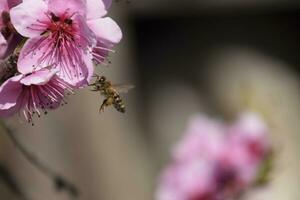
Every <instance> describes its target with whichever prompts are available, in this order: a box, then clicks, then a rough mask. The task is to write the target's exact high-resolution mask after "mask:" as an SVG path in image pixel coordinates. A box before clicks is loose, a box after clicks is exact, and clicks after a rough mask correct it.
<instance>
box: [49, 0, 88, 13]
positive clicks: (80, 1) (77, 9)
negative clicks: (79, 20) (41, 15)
mask: <svg viewBox="0 0 300 200" xmlns="http://www.w3.org/2000/svg"><path fill="white" fill-rule="evenodd" d="M48 8H49V11H51V12H53V13H54V14H55V15H56V16H61V15H63V14H65V13H66V12H68V14H69V15H72V14H74V13H77V14H79V15H82V16H86V1H84V0H49V1H48Z"/></svg>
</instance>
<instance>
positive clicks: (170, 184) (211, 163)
mask: <svg viewBox="0 0 300 200" xmlns="http://www.w3.org/2000/svg"><path fill="white" fill-rule="evenodd" d="M267 133H268V129H267V125H266V124H265V123H264V121H263V120H262V119H261V118H260V117H259V116H258V115H256V114H254V113H244V114H242V115H241V116H240V117H239V118H238V120H237V121H236V122H234V123H232V124H224V123H222V122H221V121H217V120H213V119H209V118H207V117H205V116H202V115H199V116H196V117H194V118H193V119H192V120H191V122H190V123H189V126H188V128H187V130H186V134H185V136H184V138H183V139H182V140H181V141H180V142H179V143H178V144H177V145H176V146H175V149H174V151H173V157H172V161H171V164H170V165H169V166H168V167H167V168H166V170H165V171H164V172H163V174H162V176H161V179H160V185H159V187H158V191H157V195H156V199H157V200H226V199H232V198H234V197H236V196H238V195H240V194H241V193H242V192H244V191H247V190H248V189H250V188H251V186H252V185H253V184H254V182H255V181H256V180H257V178H258V172H259V168H260V166H261V165H262V164H263V162H264V160H265V159H267V156H268V155H269V154H268V153H270V151H271V145H270V143H269V142H268V137H267Z"/></svg>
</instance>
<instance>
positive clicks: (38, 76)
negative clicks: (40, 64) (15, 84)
mask: <svg viewBox="0 0 300 200" xmlns="http://www.w3.org/2000/svg"><path fill="white" fill-rule="evenodd" d="M57 71H58V70H49V69H42V70H40V71H36V72H33V73H32V74H30V75H29V76H26V77H24V78H22V79H21V81H20V82H21V83H22V84H24V85H28V86H29V85H45V84H46V83H48V82H49V81H50V80H51V78H52V77H53V76H54V75H55V74H56V73H57Z"/></svg>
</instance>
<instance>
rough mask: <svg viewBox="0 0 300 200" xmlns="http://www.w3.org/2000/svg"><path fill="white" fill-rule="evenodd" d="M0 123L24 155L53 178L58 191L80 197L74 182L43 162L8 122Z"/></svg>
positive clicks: (0, 121)
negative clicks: (20, 138)
mask: <svg viewBox="0 0 300 200" xmlns="http://www.w3.org/2000/svg"><path fill="white" fill-rule="evenodd" d="M0 125H1V126H2V128H3V129H4V130H5V132H6V133H7V135H8V137H9V138H10V140H11V141H12V143H13V144H14V145H15V147H16V148H17V149H18V150H19V151H20V152H21V153H22V154H23V155H24V157H25V158H26V159H27V160H28V161H29V162H30V163H31V164H32V165H33V166H35V167H36V168H37V169H38V170H39V171H41V172H42V173H43V174H44V175H46V176H48V177H49V178H50V179H51V180H53V182H54V185H55V188H56V189H57V190H58V191H65V192H68V193H69V194H70V195H71V196H72V197H78V195H79V192H78V189H77V187H76V186H75V185H74V184H73V183H71V182H69V181H68V180H66V179H65V177H63V176H61V175H60V174H59V173H57V172H55V171H54V170H53V169H51V168H50V167H49V166H48V165H46V164H45V163H44V162H42V161H41V160H40V159H39V158H38V157H37V156H36V155H35V154H34V153H33V152H30V151H29V150H28V148H26V147H25V146H24V145H23V144H22V143H21V142H20V141H19V140H18V138H17V137H16V136H15V134H14V132H13V130H12V129H11V128H10V127H8V126H7V125H6V123H4V122H3V121H2V120H0Z"/></svg>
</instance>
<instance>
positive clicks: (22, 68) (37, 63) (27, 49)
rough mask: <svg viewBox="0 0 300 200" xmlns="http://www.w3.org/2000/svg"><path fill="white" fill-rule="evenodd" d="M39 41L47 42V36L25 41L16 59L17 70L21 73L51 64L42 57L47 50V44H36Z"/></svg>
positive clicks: (27, 72)
mask: <svg viewBox="0 0 300 200" xmlns="http://www.w3.org/2000/svg"><path fill="white" fill-rule="evenodd" d="M41 42H44V43H47V38H44V36H40V37H36V38H32V39H29V40H27V41H26V43H25V45H24V47H23V48H22V50H21V52H20V56H19V60H18V71H19V72H21V73H22V74H29V73H32V72H34V71H37V70H40V69H42V68H45V67H49V65H51V64H53V63H48V62H43V59H42V58H43V56H44V53H45V52H47V45H38V44H41Z"/></svg>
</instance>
